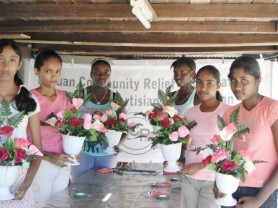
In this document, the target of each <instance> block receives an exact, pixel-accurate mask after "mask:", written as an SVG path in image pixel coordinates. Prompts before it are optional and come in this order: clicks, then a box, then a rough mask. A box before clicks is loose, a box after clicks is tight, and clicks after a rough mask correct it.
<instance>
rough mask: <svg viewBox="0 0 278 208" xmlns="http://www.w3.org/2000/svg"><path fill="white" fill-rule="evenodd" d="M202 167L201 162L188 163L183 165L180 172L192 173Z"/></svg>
mask: <svg viewBox="0 0 278 208" xmlns="http://www.w3.org/2000/svg"><path fill="white" fill-rule="evenodd" d="M203 168H204V165H203V164H202V163H192V164H189V165H185V166H184V167H183V168H182V170H181V171H180V172H181V173H182V174H186V175H193V174H195V173H196V172H198V171H199V170H201V169H203Z"/></svg>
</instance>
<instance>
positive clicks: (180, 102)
mask: <svg viewBox="0 0 278 208" xmlns="http://www.w3.org/2000/svg"><path fill="white" fill-rule="evenodd" d="M192 92H193V87H192V88H191V90H190V92H189V93H188V95H187V96H186V97H185V98H184V99H183V100H181V101H176V104H177V105H181V104H184V103H185V102H186V101H187V100H188V98H189V97H190V95H191V94H192Z"/></svg>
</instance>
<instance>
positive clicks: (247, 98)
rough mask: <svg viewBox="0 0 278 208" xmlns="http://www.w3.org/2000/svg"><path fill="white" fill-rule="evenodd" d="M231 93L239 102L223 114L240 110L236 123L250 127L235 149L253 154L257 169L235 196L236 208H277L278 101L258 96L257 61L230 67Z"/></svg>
mask: <svg viewBox="0 0 278 208" xmlns="http://www.w3.org/2000/svg"><path fill="white" fill-rule="evenodd" d="M228 76H229V78H230V81H231V89H232V91H233V93H234V95H235V96H236V98H237V99H238V100H241V101H242V102H241V103H239V104H238V105H236V106H233V107H232V108H230V109H228V110H227V112H226V113H225V118H228V116H229V115H230V113H231V112H232V111H233V110H234V109H236V108H238V107H239V108H240V110H239V118H238V121H239V123H242V124H245V125H246V126H248V127H249V129H250V132H249V133H248V134H247V135H246V139H245V140H246V141H245V142H244V141H240V140H236V141H235V148H236V149H238V150H242V149H243V150H247V151H249V152H251V153H253V160H263V161H266V163H259V164H256V169H255V170H254V171H253V172H252V173H250V174H247V175H246V181H245V182H244V183H241V184H240V187H239V188H238V190H237V191H236V192H235V193H234V198H236V199H239V201H238V205H237V207H238V208H241V207H244V208H258V207H262V208H276V207H277V194H278V193H277V190H276V191H275V189H277V188H278V168H277V167H278V157H277V154H278V101H276V100H273V99H271V98H268V97H265V96H263V95H260V94H259V93H258V89H259V85H260V82H261V74H260V67H259V64H258V62H257V61H256V59H254V58H252V57H248V56H241V57H239V58H237V59H236V60H235V61H234V62H233V63H232V65H231V67H230V73H229V75H228Z"/></svg>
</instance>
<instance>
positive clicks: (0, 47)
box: [0, 39, 22, 61]
mask: <svg viewBox="0 0 278 208" xmlns="http://www.w3.org/2000/svg"><path fill="white" fill-rule="evenodd" d="M7 46H10V47H11V48H12V49H13V50H14V52H15V53H16V54H17V55H18V56H19V61H21V59H22V52H21V49H20V47H19V46H18V45H17V43H16V42H15V41H14V40H11V39H0V53H2V52H3V49H4V48H5V47H7Z"/></svg>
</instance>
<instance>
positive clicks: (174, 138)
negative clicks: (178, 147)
mask: <svg viewBox="0 0 278 208" xmlns="http://www.w3.org/2000/svg"><path fill="white" fill-rule="evenodd" d="M169 138H170V140H171V141H172V142H176V141H178V139H179V133H178V132H177V131H173V132H172V133H171V134H170V135H169Z"/></svg>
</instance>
